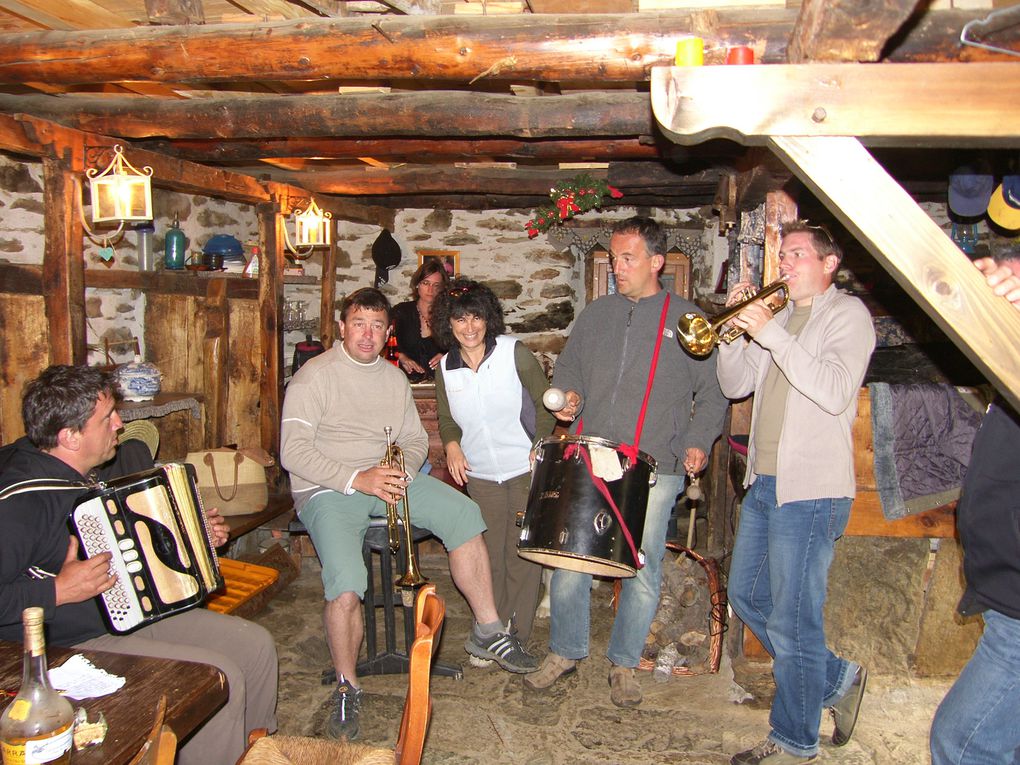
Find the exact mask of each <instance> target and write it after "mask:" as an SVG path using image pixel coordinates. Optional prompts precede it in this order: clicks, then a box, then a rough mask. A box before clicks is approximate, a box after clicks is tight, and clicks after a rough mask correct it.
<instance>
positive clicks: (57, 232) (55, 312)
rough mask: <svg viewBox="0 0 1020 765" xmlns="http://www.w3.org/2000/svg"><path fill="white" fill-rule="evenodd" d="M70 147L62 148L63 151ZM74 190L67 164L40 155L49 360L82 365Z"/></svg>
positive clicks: (80, 263)
mask: <svg viewBox="0 0 1020 765" xmlns="http://www.w3.org/2000/svg"><path fill="white" fill-rule="evenodd" d="M76 150H77V147H67V148H66V150H65V151H67V152H74V151H76ZM77 191H78V186H77V185H76V183H75V180H74V177H73V174H72V171H71V170H70V169H69V167H68V163H67V162H66V161H65V160H62V159H57V158H53V157H44V158H43V205H44V209H45V232H46V233H45V237H46V238H45V244H44V249H43V284H45V285H46V291H45V304H46V318H47V321H48V323H49V348H50V363H51V364H84V363H85V360H86V348H85V262H84V260H83V257H82V236H83V233H82V226H81V221H80V220H79V217H78V208H79V205H80V204H81V199H80V197H79V195H78V193H77Z"/></svg>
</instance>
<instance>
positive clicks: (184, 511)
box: [70, 463, 223, 633]
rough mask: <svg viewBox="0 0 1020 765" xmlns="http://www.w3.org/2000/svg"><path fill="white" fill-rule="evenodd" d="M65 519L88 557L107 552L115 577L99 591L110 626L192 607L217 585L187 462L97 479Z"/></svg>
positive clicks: (128, 626)
mask: <svg viewBox="0 0 1020 765" xmlns="http://www.w3.org/2000/svg"><path fill="white" fill-rule="evenodd" d="M70 520H71V527H72V530H73V531H74V533H75V534H76V535H77V537H78V539H79V540H81V546H82V549H83V550H84V552H85V555H86V556H87V557H92V556H94V555H98V554H99V553H104V552H109V553H111V554H112V558H111V561H110V569H111V571H112V572H113V573H116V574H117V582H116V584H114V586H113V587H111V588H110V589H109V590H107V591H106V592H104V593H102V595H101V596H100V597H101V598H102V602H103V606H104V610H105V612H106V617H107V620H108V621H109V624H110V628H111V629H112V630H113V631H114V632H118V633H123V632H129V631H130V630H133V629H135V628H136V627H140V626H142V625H144V624H148V623H150V622H154V621H157V620H158V619H162V618H163V617H165V616H170V615H171V614H175V613H179V612H181V611H185V610H187V609H189V608H193V607H194V606H197V605H199V604H200V603H201V602H202V601H203V600H205V597H206V595H208V594H209V593H210V592H212V591H213V590H216V589H218V588H220V587H222V586H223V578H222V576H221V575H220V571H219V559H218V558H217V556H216V550H215V548H214V547H213V546H212V542H211V534H210V528H209V525H208V521H207V520H206V517H205V511H204V508H203V507H202V500H201V498H200V496H199V493H198V489H197V487H196V485H195V474H194V468H192V467H191V465H187V464H175V463H171V464H167V465H163V466H162V467H157V468H153V469H151V470H145V471H142V472H140V473H133V474H131V475H128V476H124V477H122V478H117V479H113V480H110V481H105V482H102V483H99V484H97V485H96V486H94V487H92V488H90V489H89V490H88V491H87V492H85V493H84V494H83V495H82V496H81V497H80V498H79V499H78V502H77V505H76V506H75V508H74V511H73V512H72V513H71V519H70Z"/></svg>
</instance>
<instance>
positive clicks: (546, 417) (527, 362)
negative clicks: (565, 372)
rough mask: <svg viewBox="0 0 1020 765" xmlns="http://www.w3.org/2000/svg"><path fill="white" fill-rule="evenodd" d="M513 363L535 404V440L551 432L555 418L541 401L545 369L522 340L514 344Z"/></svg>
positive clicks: (547, 383) (546, 387)
mask: <svg viewBox="0 0 1020 765" xmlns="http://www.w3.org/2000/svg"><path fill="white" fill-rule="evenodd" d="M514 365H515V366H516V367H517V376H518V377H519V378H520V380H521V384H522V385H523V386H524V389H525V390H526V391H527V392H528V395H529V396H530V397H531V401H532V403H533V404H534V405H535V435H534V438H535V439H536V440H537V439H539V438H544V437H545V436H548V435H549V434H550V433H552V431H553V427H555V425H556V418H555V417H553V416H552V413H551V412H549V410H547V409H546V408H545V405H544V404H543V403H542V395H543V394H544V393H545V392H546V391H547V390H548V389H549V379H548V378H547V377H546V376H545V370H543V369H542V365H541V364H539V363H538V359H536V358H535V354H533V353H532V352H531V351H530V350H528V347H527V346H526V345H525V344H524V343H522V342H518V343H517V344H516V345H515V346H514Z"/></svg>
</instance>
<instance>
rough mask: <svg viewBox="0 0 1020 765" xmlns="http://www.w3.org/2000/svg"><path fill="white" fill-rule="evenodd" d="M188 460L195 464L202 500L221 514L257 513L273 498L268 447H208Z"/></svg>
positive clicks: (194, 453) (190, 455)
mask: <svg viewBox="0 0 1020 765" xmlns="http://www.w3.org/2000/svg"><path fill="white" fill-rule="evenodd" d="M184 461H185V462H187V463H190V464H191V465H193V466H194V468H195V476H196V479H197V483H198V490H199V493H200V494H201V495H202V504H203V505H205V506H206V507H207V508H212V507H215V508H218V509H219V511H220V515H247V514H248V513H257V512H258V511H259V510H263V509H265V507H266V504H267V503H268V502H269V489H268V487H267V486H266V468H267V467H270V466H271V465H272V464H273V458H272V457H271V456H270V455H269V454H268V453H267V452H266V451H265V450H264V449H231V448H228V447H223V448H220V449H206V450H205V451H200V452H189V453H188V455H187V456H186V457H185V458H184Z"/></svg>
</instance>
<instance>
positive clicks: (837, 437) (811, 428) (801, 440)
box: [719, 285, 875, 504]
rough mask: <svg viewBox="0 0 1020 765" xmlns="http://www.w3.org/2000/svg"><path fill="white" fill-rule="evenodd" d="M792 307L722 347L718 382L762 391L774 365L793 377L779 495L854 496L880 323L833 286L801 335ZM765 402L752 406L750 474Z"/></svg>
mask: <svg viewBox="0 0 1020 765" xmlns="http://www.w3.org/2000/svg"><path fill="white" fill-rule="evenodd" d="M792 315H793V310H792V309H791V308H790V307H789V306H787V307H786V308H784V309H783V310H782V311H780V312H779V313H778V314H776V317H775V318H774V319H773V320H772V321H770V322H769V323H768V324H766V325H765V326H764V327H763V328H762V330H761V332H759V333H758V336H757V337H755V338H754V341H752V342H748V341H747V340H746V339H744V338H740V339H738V340H736V341H734V342H733V343H730V344H729V345H728V346H727V345H723V346H722V347H721V348H720V352H719V382H720V384H721V385H722V389H723V393H725V394H726V395H727V396H729V397H730V398H734V399H736V398H743V397H744V396H746V395H748V394H750V393H753V392H754V391H755V390H756V389H758V388H760V387H761V385H762V383H764V381H765V376H766V374H768V370H769V366H770V365H771V364H772V363H773V362H775V364H776V366H777V367H779V370H780V371H781V372H782V373H783V374H784V375H785V376H786V378H787V379H788V380H789V381H790V394H789V396H788V397H787V399H786V413H785V415H784V417H783V431H782V433H781V434H780V436H779V452H778V455H777V469H776V499H777V501H778V502H779V503H780V504H784V503H786V502H798V501H801V500H808V499H822V498H825V497H853V496H854V494H855V492H856V488H857V487H856V481H855V479H854V449H853V435H852V428H853V422H854V418H855V417H856V415H857V390H858V389H859V388H860V387H861V382H862V381H863V380H864V373H865V372H866V371H867V369H868V360H869V359H870V358H871V352H872V351H873V350H874V349H875V327H874V325H873V324H872V321H871V314H870V313H868V309H867V307H865V305H864V303H862V302H861V301H860V300H858V299H857V298H855V297H852V296H850V295H847V294H845V293H842V292H840V291H839V290H837V289H836V288H835V287H834V286H832V285H829V288H828V289H827V290H826V291H825V292H823V293H822V294H821V295H818V296H817V297H815V298H814V300H813V301H812V303H811V316H810V317H809V318H808V320H807V324H805V325H804V328H803V329H802V330H801V331H800V335H799V336H798V337H794V336H793V335H791V334H790V333H789V332H787V331H786V329H785V328H786V325H787V322H789V320H790V317H791V316H792ZM760 403H761V402H760V401H759V400H758V398H757V397H756V398H755V400H754V403H753V405H752V407H751V433H752V437H751V438H750V439H749V441H750V445H749V446H748V455H747V456H748V459H747V473H746V474H745V476H744V486H745V487H746V486H750V485H751V484H752V483H753V482H754V479H755V478H756V477H757V474H756V473H755V471H754V467H755V462H754V437H753V433H754V427H755V423H756V422H757V417H758V407H759V404H760Z"/></svg>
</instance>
